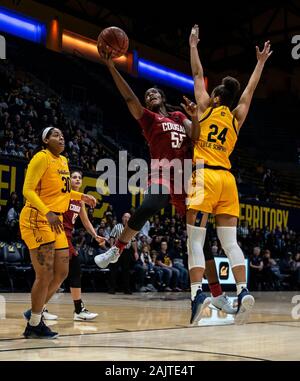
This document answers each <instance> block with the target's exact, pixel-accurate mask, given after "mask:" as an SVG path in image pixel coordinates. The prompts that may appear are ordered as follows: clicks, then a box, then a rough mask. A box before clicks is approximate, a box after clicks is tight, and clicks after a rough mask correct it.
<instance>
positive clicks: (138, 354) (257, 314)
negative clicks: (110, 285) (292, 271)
mask: <svg viewBox="0 0 300 381" xmlns="http://www.w3.org/2000/svg"><path fill="white" fill-rule="evenodd" d="M298 294H300V291H299V292H298ZM253 295H254V296H255V298H256V303H255V307H254V310H253V312H252V314H251V316H250V319H249V323H248V324H246V325H242V326H238V325H234V324H226V325H217V324H218V323H219V324H220V323H221V324H223V323H222V322H225V323H226V322H227V323H232V322H230V321H229V320H228V319H227V320H226V316H225V315H222V314H217V311H214V314H212V312H211V310H209V311H207V316H206V318H205V323H204V325H201V326H198V327H191V326H189V318H190V300H189V294H187V293H134V294H133V295H124V294H121V293H120V294H115V295H109V294H106V293H89V294H84V295H83V300H84V301H85V304H86V307H87V308H88V309H89V310H90V311H92V312H98V313H99V316H98V317H97V318H96V319H95V320H93V321H91V322H75V321H73V305H72V301H71V298H70V294H68V293H63V294H56V295H55V296H54V298H53V299H52V301H51V303H49V305H48V309H49V312H52V313H54V314H57V315H58V316H59V320H58V321H57V322H47V324H48V325H50V326H51V328H52V329H53V330H55V331H58V332H59V334H60V336H59V338H58V339H56V340H32V339H31V340H26V339H24V338H22V332H23V330H24V327H25V321H24V319H23V317H22V312H23V311H24V310H25V309H27V308H28V307H29V302H30V295H29V294H22V293H15V294H12V293H3V294H2V295H0V360H6V361H9V360H25V361H26V360H33V361H39V360H58V361H59V360H65V361H67V360H77V361H78V360H97V361H108V360H109V361H111V360H116V359H117V360H118V361H123V360H128V361H131V360H134V361H145V360H148V361H155V360H157V361H159V360H166V361H167V360H174V361H194V360H195V361H201V360H249V361H251V360H256V361H262V360H298V361H299V360H300V308H299V307H300V304H298V308H297V305H296V304H293V303H292V298H293V296H295V295H297V292H296V291H295V292H276V293H275V292H265V293H254V294H253ZM298 303H300V296H299V299H298ZM293 308H294V310H293ZM292 310H293V312H294V314H293V315H292Z"/></svg>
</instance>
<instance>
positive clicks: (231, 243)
mask: <svg viewBox="0 0 300 381" xmlns="http://www.w3.org/2000/svg"><path fill="white" fill-rule="evenodd" d="M217 235H218V238H219V240H220V242H221V245H222V248H223V250H224V251H225V254H226V256H227V258H228V259H229V262H230V265H231V268H234V267H236V266H245V257H244V254H243V252H242V250H241V248H240V247H239V245H238V243H237V240H236V235H237V232H236V227H235V226H220V227H219V226H218V227H217Z"/></svg>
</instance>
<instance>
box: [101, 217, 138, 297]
mask: <svg viewBox="0 0 300 381" xmlns="http://www.w3.org/2000/svg"><path fill="white" fill-rule="evenodd" d="M129 218H130V214H129V213H124V214H123V216H122V223H119V224H117V225H116V226H115V227H114V228H113V229H112V231H111V233H110V245H111V246H113V245H114V243H115V241H116V240H117V239H118V238H119V237H120V235H121V234H122V231H123V230H124V227H125V226H126V225H127V223H128V220H129ZM138 260H139V254H138V251H137V243H136V240H135V238H133V239H132V240H131V241H130V242H129V243H128V245H127V246H126V248H125V249H124V252H123V254H122V255H121V256H120V258H119V260H118V262H117V263H111V264H110V265H109V269H110V277H109V291H108V292H109V293H110V294H114V293H115V292H116V289H117V273H118V269H119V268H120V269H121V279H122V288H123V292H124V294H132V291H131V287H130V272H131V270H133V267H134V265H135V263H136V262H137V261H138Z"/></svg>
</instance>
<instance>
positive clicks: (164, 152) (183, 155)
mask: <svg viewBox="0 0 300 381" xmlns="http://www.w3.org/2000/svg"><path fill="white" fill-rule="evenodd" d="M185 119H187V117H186V116H185V115H184V114H183V113H182V112H180V111H174V112H170V113H169V116H168V117H166V116H163V115H161V114H157V113H155V112H152V111H150V110H148V109H146V108H144V113H143V116H142V118H141V119H139V120H138V122H139V124H140V126H141V127H142V130H143V134H144V136H145V138H146V140H147V143H148V146H149V150H150V156H151V170H154V171H155V170H157V169H159V168H161V167H164V168H166V167H172V163H171V162H172V160H174V159H178V160H180V162H181V168H182V169H183V168H184V164H183V163H184V159H188V158H191V157H192V153H191V149H190V148H191V140H190V138H189V137H188V135H187V132H186V128H185V126H184V120H185ZM158 161H160V163H158ZM169 163H171V164H170V165H168V164H169ZM174 178H175V177H173V175H172V172H171V176H170V182H169V181H168V180H166V179H165V178H164V177H163V176H162V175H161V169H159V170H158V171H157V172H156V174H155V176H154V178H153V177H151V179H150V183H152V184H153V183H159V184H163V185H165V186H167V187H168V188H169V191H170V195H171V202H172V204H173V205H174V206H175V207H176V209H177V211H178V212H179V213H180V214H182V215H184V213H185V197H186V195H185V192H184V187H183V176H182V193H181V194H175V193H174Z"/></svg>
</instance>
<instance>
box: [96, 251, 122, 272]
mask: <svg viewBox="0 0 300 381" xmlns="http://www.w3.org/2000/svg"><path fill="white" fill-rule="evenodd" d="M119 256H120V254H119V249H118V248H117V247H116V246H112V247H111V248H110V249H109V250H107V251H106V252H105V253H103V254H99V255H96V256H95V258H94V261H95V263H96V265H97V266H98V267H101V268H102V269H105V267H107V266H108V265H109V264H110V263H116V262H117V261H118V259H119Z"/></svg>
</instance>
